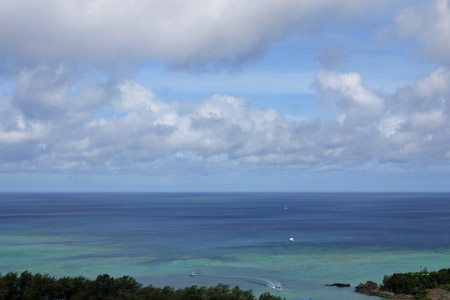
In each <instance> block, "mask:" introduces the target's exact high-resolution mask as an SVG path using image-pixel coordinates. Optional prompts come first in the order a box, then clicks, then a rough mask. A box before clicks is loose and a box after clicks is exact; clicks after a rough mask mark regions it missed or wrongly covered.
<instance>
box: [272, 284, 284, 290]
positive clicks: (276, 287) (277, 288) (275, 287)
mask: <svg viewBox="0 0 450 300" xmlns="http://www.w3.org/2000/svg"><path fill="white" fill-rule="evenodd" d="M273 288H274V289H275V290H277V291H281V290H282V289H283V287H282V286H281V285H276V286H274V287H273Z"/></svg>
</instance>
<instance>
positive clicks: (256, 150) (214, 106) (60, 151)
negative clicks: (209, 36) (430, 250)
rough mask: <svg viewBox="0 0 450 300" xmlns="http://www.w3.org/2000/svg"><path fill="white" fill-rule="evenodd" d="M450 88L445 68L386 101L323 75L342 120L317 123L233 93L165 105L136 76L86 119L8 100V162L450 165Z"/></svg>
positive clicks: (323, 87) (57, 165)
mask: <svg viewBox="0 0 450 300" xmlns="http://www.w3.org/2000/svg"><path fill="white" fill-rule="evenodd" d="M56 71H57V70H53V71H52V72H50V73H49V74H50V75H48V76H49V78H53V77H52V76H51V74H53V72H56ZM35 72H44V74H47V72H49V71H48V70H45V71H42V70H37V71H36V70H35ZM32 73H33V72H32ZM33 78H34V77H33V76H31V75H30V76H29V77H28V80H29V81H27V82H28V84H25V83H24V85H23V86H22V87H21V89H23V91H22V92H23V93H25V94H29V93H30V92H31V91H33V92H34V93H35V94H36V95H35V97H37V98H38V99H39V97H41V95H40V94H41V93H43V94H47V93H48V90H47V89H40V88H39V84H40V81H39V80H37V79H33ZM34 80H37V81H38V82H37V83H33V81H34ZM50 81H51V80H50ZM445 83H447V84H445ZM449 84H450V71H449V70H448V69H445V68H439V69H437V70H435V71H434V72H432V73H431V74H429V75H428V76H427V77H425V78H423V79H422V80H420V81H418V82H417V83H416V84H414V85H412V86H405V87H403V88H401V89H399V90H398V91H397V92H396V93H394V94H393V95H390V96H382V95H378V94H377V93H376V92H374V91H371V90H370V89H367V88H366V87H364V85H363V80H362V77H361V76H360V75H359V74H357V73H337V72H332V71H322V72H320V73H318V74H317V78H316V83H315V87H316V89H317V91H318V94H319V95H321V96H322V97H326V98H327V99H326V100H327V101H329V106H330V107H331V106H334V109H333V112H334V113H335V118H331V119H329V120H320V119H313V120H310V121H298V120H292V119H290V118H287V117H286V116H285V115H283V114H282V113H280V112H278V111H275V110H272V109H269V110H265V109H260V108H257V107H252V106H250V105H249V104H248V102H247V101H246V100H245V99H243V98H238V97H232V96H227V95H214V96H212V97H210V98H208V99H206V100H204V101H201V102H165V101H162V100H161V99H159V98H158V97H157V96H155V95H154V94H153V93H152V92H151V91H150V90H149V89H147V88H145V87H143V86H141V85H139V84H137V83H136V82H134V81H130V80H128V81H124V82H122V83H121V84H119V85H117V86H116V90H115V92H114V93H112V94H109V96H110V97H112V98H113V100H112V101H106V102H105V100H104V96H102V95H100V96H99V99H100V100H97V101H89V105H87V104H86V106H83V108H82V109H81V110H82V111H83V114H80V113H79V106H77V105H67V107H66V109H65V111H64V112H63V111H62V110H59V108H58V105H56V104H54V103H53V102H51V103H50V104H51V110H50V111H51V113H49V111H48V109H47V108H46V107H44V108H42V104H40V103H39V102H38V103H37V104H36V105H37V107H38V108H39V109H35V110H32V111H33V113H30V109H31V108H30V107H28V106H21V105H14V103H15V101H16V100H15V99H13V98H11V97H7V96H3V99H2V101H1V102H0V103H2V105H1V106H0V115H1V116H2V122H1V127H0V145H1V147H0V149H2V154H3V155H2V158H3V160H2V162H0V164H1V168H2V169H3V170H10V171H13V170H33V169H40V170H42V169H47V170H53V171H55V170H71V171H82V170H103V171H105V170H108V171H111V170H116V171H120V172H122V171H139V172H152V170H158V169H160V168H163V167H164V166H167V165H170V164H173V163H175V162H176V163H177V164H183V163H186V164H194V165H196V166H197V168H205V169H208V168H228V169H229V168H236V167H254V166H258V167H264V166H274V165H277V166H279V167H286V168H293V167H300V168H301V167H312V168H318V169H319V168H324V167H327V166H333V167H339V166H341V167H342V166H348V165H352V164H353V165H354V164H360V163H365V162H374V161H378V162H379V163H386V162H388V163H402V164H409V163H414V164H416V163H423V164H426V165H430V164H431V165H432V164H442V163H443V162H445V161H447V160H448V153H449V148H450V143H449V141H450V130H449V129H448V128H450V124H449V120H450V118H449V114H450V104H449V101H450V100H449V96H450V90H449V88H448V86H449ZM36 85H37V86H38V88H36ZM98 88H99V87H98V86H96V85H94V84H93V86H90V87H87V89H88V90H89V89H98ZM55 89H56V90H58V84H55ZM103 92H104V93H108V91H106V90H105V91H103ZM16 97H19V98H20V97H22V96H21V94H18V95H17V96H16ZM61 97H62V98H61V99H62V100H61V99H59V98H58V99H57V101H56V103H59V101H63V102H70V95H69V96H68V95H63V96H61ZM74 97H76V96H74ZM55 105H56V108H55V107H54V106H55ZM55 111H56V112H59V113H55ZM99 111H108V114H107V115H102V114H99V113H98V112H99ZM61 114H62V116H63V117H61ZM73 115H76V116H77V118H76V122H74V121H73V118H71V116H73ZM41 116H45V117H41ZM18 149H26V150H21V151H18Z"/></svg>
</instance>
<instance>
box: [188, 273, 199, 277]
mask: <svg viewBox="0 0 450 300" xmlns="http://www.w3.org/2000/svg"><path fill="white" fill-rule="evenodd" d="M189 276H191V277H194V276H197V273H195V272H192V273H191V274H189Z"/></svg>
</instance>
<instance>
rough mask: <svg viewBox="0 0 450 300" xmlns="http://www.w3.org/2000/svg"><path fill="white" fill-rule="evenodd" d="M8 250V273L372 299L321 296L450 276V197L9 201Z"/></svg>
mask: <svg viewBox="0 0 450 300" xmlns="http://www.w3.org/2000/svg"><path fill="white" fill-rule="evenodd" d="M291 237H293V238H294V239H295V242H293V243H291V242H289V238H291ZM0 242H1V244H0V255H1V256H0V272H2V273H5V272H8V271H22V270H25V269H28V270H31V271H33V272H46V273H51V274H54V275H57V276H62V275H66V274H72V275H78V274H83V275H86V276H90V277H94V276H95V275H96V274H100V273H110V274H112V275H114V276H121V275H124V274H129V275H131V276H134V277H137V278H138V279H139V280H141V281H143V283H144V284H149V283H153V284H155V285H173V286H184V285H191V284H197V285H203V284H205V285H208V284H215V283H216V282H225V283H228V284H230V285H234V284H239V285H241V286H242V287H244V288H251V289H253V290H255V291H257V292H263V291H265V290H266V289H267V288H268V287H267V286H265V285H266V283H268V282H269V283H270V282H275V281H276V282H281V283H282V284H283V286H284V290H283V292H280V293H282V295H283V296H285V297H287V298H295V297H297V296H298V297H302V296H309V297H311V295H313V296H314V298H315V299H331V298H335V297H337V298H336V299H363V298H362V297H364V296H360V295H357V294H353V293H352V292H351V291H345V292H342V291H336V290H331V289H330V288H324V287H323V285H324V284H325V283H329V281H333V282H334V281H335V280H340V281H348V282H351V283H352V284H357V283H358V282H359V281H363V280H368V279H374V280H378V279H380V278H382V276H383V275H384V274H388V273H390V272H395V271H417V270H418V269H419V268H420V267H428V268H429V269H430V268H441V267H442V268H443V267H447V268H448V267H450V252H449V251H450V194H275V193H274V194H255V193H253V194H250V193H247V194H193V193H191V194H186V193H180V194H170V193H164V194H132V193H129V194H102V193H96V194H0ZM191 271H195V272H197V273H198V274H199V276H197V277H196V278H195V281H193V280H194V279H193V278H188V276H186V274H188V273H190V272H191ZM374 277H375V278H374ZM378 281H380V280H378ZM269 285H270V284H269ZM268 289H269V291H270V287H269V288H268ZM274 292H276V291H274ZM305 293H307V294H308V295H305ZM330 297H331V298H330Z"/></svg>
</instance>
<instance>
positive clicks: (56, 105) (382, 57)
mask: <svg viewBox="0 0 450 300" xmlns="http://www.w3.org/2000/svg"><path fill="white" fill-rule="evenodd" d="M449 37H450V0H421V1H415V0H389V1H387V0H339V1H336V0H301V1H300V0H278V1H272V0H245V1H242V0H210V1H200V0H186V1H180V0H167V1H156V0H127V1H125V0H66V1H58V0H45V1H44V0H24V1H15V0H3V1H1V2H0V192H33V191H40V192H95V191H97V192H102V191H105V192H119V191H121V192H241V191H244V192H450V118H449V117H450V38H449Z"/></svg>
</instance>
